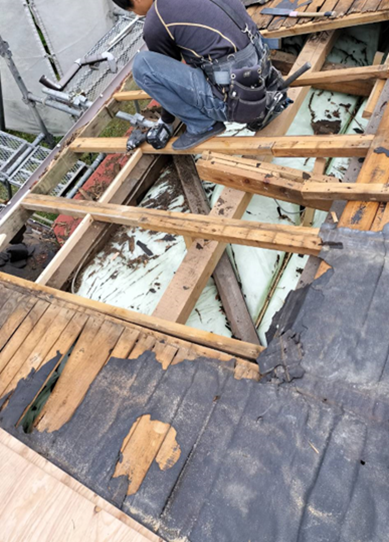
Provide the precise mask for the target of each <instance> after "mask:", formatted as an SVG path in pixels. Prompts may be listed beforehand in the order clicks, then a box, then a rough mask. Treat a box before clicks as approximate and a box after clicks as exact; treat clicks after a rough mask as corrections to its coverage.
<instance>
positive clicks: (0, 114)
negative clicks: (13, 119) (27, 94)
mask: <svg viewBox="0 0 389 542" xmlns="http://www.w3.org/2000/svg"><path fill="white" fill-rule="evenodd" d="M0 130H2V131H3V132H5V113H4V102H3V88H2V86H1V72H0Z"/></svg>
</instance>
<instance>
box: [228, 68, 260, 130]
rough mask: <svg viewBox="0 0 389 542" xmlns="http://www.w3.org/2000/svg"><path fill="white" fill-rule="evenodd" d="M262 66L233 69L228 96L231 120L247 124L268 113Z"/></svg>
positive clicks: (229, 118)
mask: <svg viewBox="0 0 389 542" xmlns="http://www.w3.org/2000/svg"><path fill="white" fill-rule="evenodd" d="M261 71H262V70H261V66H259V65H257V66H253V67H252V68H240V69H236V70H232V72H231V84H230V89H229V93H228V98H227V117H228V120H229V121H231V122H239V123H241V124H247V123H249V122H252V121H253V120H254V119H259V118H261V117H264V116H265V114H266V87H265V83H264V81H263V79H262V77H261Z"/></svg>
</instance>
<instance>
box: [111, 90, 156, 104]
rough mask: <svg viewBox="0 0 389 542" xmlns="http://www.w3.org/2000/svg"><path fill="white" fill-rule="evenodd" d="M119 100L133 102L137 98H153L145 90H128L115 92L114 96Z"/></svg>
mask: <svg viewBox="0 0 389 542" xmlns="http://www.w3.org/2000/svg"><path fill="white" fill-rule="evenodd" d="M112 97H113V99H114V100H116V101H117V102H131V101H135V100H151V99H152V98H151V97H150V96H149V95H148V94H147V92H144V90H128V91H123V92H115V94H114V95H113V96H112Z"/></svg>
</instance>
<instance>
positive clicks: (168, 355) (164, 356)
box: [153, 341, 178, 370]
mask: <svg viewBox="0 0 389 542" xmlns="http://www.w3.org/2000/svg"><path fill="white" fill-rule="evenodd" d="M177 351H178V348H177V347H176V346H174V345H172V344H166V343H164V342H161V341H157V343H156V344H155V346H154V348H153V352H154V354H155V358H156V360H157V361H158V363H160V364H161V365H162V369H163V370H166V369H167V368H168V367H169V365H170V364H171V362H172V361H173V359H174V356H175V355H176V354H177Z"/></svg>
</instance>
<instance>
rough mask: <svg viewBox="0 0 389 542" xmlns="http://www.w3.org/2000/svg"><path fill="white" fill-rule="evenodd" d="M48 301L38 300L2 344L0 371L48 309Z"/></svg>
mask: <svg viewBox="0 0 389 542" xmlns="http://www.w3.org/2000/svg"><path fill="white" fill-rule="evenodd" d="M48 307H49V303H47V302H46V301H43V300H38V299H37V303H36V304H35V305H34V307H33V308H32V309H31V311H30V312H29V313H28V314H27V316H26V318H25V319H24V320H23V322H22V324H21V325H20V326H19V328H18V329H17V330H16V332H15V333H14V334H13V335H12V337H11V338H10V340H9V341H8V343H7V344H6V345H5V346H4V348H3V350H2V351H1V353H0V373H1V372H2V371H3V369H4V368H5V367H6V366H7V365H8V363H9V361H10V360H11V359H12V358H13V356H14V355H15V353H16V352H17V350H18V349H19V348H20V347H21V346H22V344H23V343H24V341H25V340H26V338H27V337H28V335H29V334H30V333H31V331H32V330H33V329H34V326H35V325H36V324H37V323H38V321H39V319H40V318H41V317H42V315H43V314H44V312H45V311H46V310H47V309H48Z"/></svg>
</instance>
